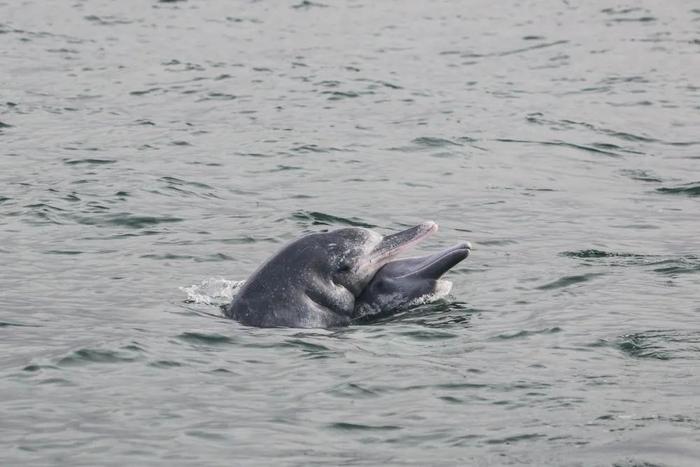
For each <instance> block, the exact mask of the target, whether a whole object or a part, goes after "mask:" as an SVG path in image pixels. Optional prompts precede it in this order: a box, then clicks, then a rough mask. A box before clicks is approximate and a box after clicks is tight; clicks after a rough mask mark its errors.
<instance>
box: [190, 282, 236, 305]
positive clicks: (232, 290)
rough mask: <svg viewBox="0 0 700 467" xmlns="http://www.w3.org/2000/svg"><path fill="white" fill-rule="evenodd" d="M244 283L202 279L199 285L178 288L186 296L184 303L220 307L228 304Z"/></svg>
mask: <svg viewBox="0 0 700 467" xmlns="http://www.w3.org/2000/svg"><path fill="white" fill-rule="evenodd" d="M244 283H245V281H230V280H228V279H223V278H213V279H204V280H203V281H202V282H200V283H199V284H194V285H190V286H188V287H180V290H182V291H183V292H185V293H186V294H187V298H186V299H185V302H187V303H197V304H204V305H220V304H223V303H227V302H230V301H231V300H232V299H233V296H234V295H236V293H237V292H238V290H240V288H241V287H242V286H243V284H244Z"/></svg>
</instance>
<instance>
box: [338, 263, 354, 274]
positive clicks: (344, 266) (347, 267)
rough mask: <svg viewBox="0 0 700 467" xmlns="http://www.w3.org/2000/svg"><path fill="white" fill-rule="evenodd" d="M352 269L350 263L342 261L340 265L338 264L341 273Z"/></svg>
mask: <svg viewBox="0 0 700 467" xmlns="http://www.w3.org/2000/svg"><path fill="white" fill-rule="evenodd" d="M350 269H352V266H351V265H350V263H341V264H340V266H338V272H340V273H346V272H350Z"/></svg>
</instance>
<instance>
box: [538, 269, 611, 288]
mask: <svg viewBox="0 0 700 467" xmlns="http://www.w3.org/2000/svg"><path fill="white" fill-rule="evenodd" d="M602 275H604V274H603V273H600V272H597V273H590V274H581V275H578V276H565V277H562V278H560V279H557V280H555V281H553V282H549V283H547V284H544V285H541V286H539V287H537V289H538V290H552V289H561V288H564V287H569V286H571V285H574V284H579V283H581V282H588V281H590V280H591V279H593V278H595V277H598V276H602Z"/></svg>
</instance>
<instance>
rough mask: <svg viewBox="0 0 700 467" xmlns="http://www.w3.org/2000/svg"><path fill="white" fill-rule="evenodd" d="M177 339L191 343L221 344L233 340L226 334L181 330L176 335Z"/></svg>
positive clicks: (230, 342) (232, 341)
mask: <svg viewBox="0 0 700 467" xmlns="http://www.w3.org/2000/svg"><path fill="white" fill-rule="evenodd" d="M177 338H178V339H180V340H183V341H185V342H190V343H193V344H204V345H222V344H232V343H234V342H235V341H234V340H233V339H232V338H231V337H228V336H224V335H221V334H207V333H203V332H183V333H182V334H180V335H178V336H177Z"/></svg>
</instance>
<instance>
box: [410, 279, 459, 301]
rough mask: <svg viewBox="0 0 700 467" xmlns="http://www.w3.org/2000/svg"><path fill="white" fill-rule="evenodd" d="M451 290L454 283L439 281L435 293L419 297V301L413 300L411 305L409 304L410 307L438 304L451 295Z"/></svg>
mask: <svg viewBox="0 0 700 467" xmlns="http://www.w3.org/2000/svg"><path fill="white" fill-rule="evenodd" d="M451 290H452V282H450V281H446V280H439V281H437V284H435V292H433V293H431V294H429V295H423V296H422V297H418V298H417V299H415V300H412V301H411V303H409V304H408V305H409V306H418V305H425V304H426V303H432V302H436V301H438V300H440V299H441V298H445V297H446V296H447V295H449V293H450V291H451Z"/></svg>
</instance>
